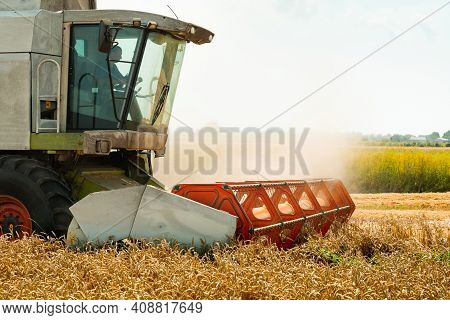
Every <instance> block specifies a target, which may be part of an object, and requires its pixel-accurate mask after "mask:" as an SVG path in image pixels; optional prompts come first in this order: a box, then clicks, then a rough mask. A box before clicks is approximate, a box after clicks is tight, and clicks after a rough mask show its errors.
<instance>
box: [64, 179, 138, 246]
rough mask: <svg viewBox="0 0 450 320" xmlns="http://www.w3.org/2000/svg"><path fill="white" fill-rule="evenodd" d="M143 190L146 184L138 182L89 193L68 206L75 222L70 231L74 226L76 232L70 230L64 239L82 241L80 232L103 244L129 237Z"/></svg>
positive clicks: (89, 239) (90, 239) (92, 240)
mask: <svg viewBox="0 0 450 320" xmlns="http://www.w3.org/2000/svg"><path fill="white" fill-rule="evenodd" d="M144 190H145V186H138V187H131V188H125V189H120V190H113V191H105V192H97V193H93V194H90V195H88V196H87V197H86V198H84V199H83V200H81V201H79V202H77V203H76V204H75V205H74V206H72V208H70V211H71V212H72V214H73V216H74V219H73V220H74V222H73V223H72V224H71V228H69V233H71V230H75V232H76V235H75V236H74V234H73V233H71V234H69V235H68V236H67V239H68V240H70V241H75V242H74V243H77V242H81V243H82V242H83V238H81V239H80V235H82V236H83V237H85V238H86V239H87V240H88V241H91V242H94V243H99V244H103V243H106V242H108V241H111V240H122V239H125V238H128V237H129V235H130V231H131V229H132V227H133V223H134V220H135V218H136V213H137V211H138V208H139V203H140V201H141V199H142V194H143V193H144ZM76 224H78V226H79V227H78V228H77V225H76ZM79 229H81V230H82V233H80V231H79Z"/></svg>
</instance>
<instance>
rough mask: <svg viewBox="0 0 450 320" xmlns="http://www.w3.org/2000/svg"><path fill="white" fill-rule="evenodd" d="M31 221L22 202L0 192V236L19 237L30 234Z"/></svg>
mask: <svg viewBox="0 0 450 320" xmlns="http://www.w3.org/2000/svg"><path fill="white" fill-rule="evenodd" d="M31 230H32V222H31V217H30V213H29V212H28V210H27V208H26V207H25V206H24V204H23V203H22V202H21V201H19V200H17V199H16V198H14V197H11V196H7V195H1V194H0V236H3V235H8V237H10V238H12V239H21V238H23V236H25V235H26V234H28V235H30V234H31Z"/></svg>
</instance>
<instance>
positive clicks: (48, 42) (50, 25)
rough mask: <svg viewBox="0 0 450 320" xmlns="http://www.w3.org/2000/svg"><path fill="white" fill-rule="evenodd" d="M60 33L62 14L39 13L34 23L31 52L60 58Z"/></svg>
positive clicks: (61, 29) (42, 11)
mask: <svg viewBox="0 0 450 320" xmlns="http://www.w3.org/2000/svg"><path fill="white" fill-rule="evenodd" d="M62 32H63V14H62V12H59V13H57V12H49V11H45V10H41V11H39V13H38V14H37V16H36V19H35V22H34V30H33V45H32V47H31V50H32V51H33V52H34V53H41V54H47V55H55V56H61V54H62Z"/></svg>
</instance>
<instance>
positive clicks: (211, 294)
mask: <svg viewBox="0 0 450 320" xmlns="http://www.w3.org/2000/svg"><path fill="white" fill-rule="evenodd" d="M449 240H450V236H449V230H448V228H442V227H439V228H438V227H436V226H434V225H432V224H429V223H428V222H427V221H421V222H419V223H417V222H413V223H411V224H406V223H401V224H399V223H398V222H395V221H389V220H384V221H383V223H380V224H377V223H373V222H369V223H367V221H363V220H361V221H359V220H358V219H353V221H352V223H351V224H349V225H347V226H346V227H344V228H343V229H342V230H340V231H339V232H336V233H332V234H331V235H330V236H327V237H326V238H314V239H310V241H308V242H307V243H306V244H304V245H301V246H298V247H296V248H294V249H292V250H289V251H280V250H278V249H276V248H274V247H270V246H266V245H264V244H262V243H253V244H251V245H245V246H242V245H236V246H234V247H227V248H222V249H215V250H213V251H212V252H210V253H209V254H207V255H205V256H202V257H200V256H198V255H196V254H194V253H192V252H186V251H183V250H180V249H178V248H176V247H173V246H170V245H168V244H166V243H162V244H159V245H149V244H139V245H137V244H128V245H126V246H125V247H122V248H120V249H116V248H104V249H100V250H91V251H85V252H74V251H70V250H67V249H65V248H64V246H63V245H62V244H61V243H59V242H56V241H53V242H52V241H42V240H40V239H38V238H35V237H33V238H29V239H25V240H22V241H16V242H13V243H11V242H9V241H7V240H5V239H2V240H0V256H1V263H0V282H1V283H2V285H1V286H0V299H450V251H449Z"/></svg>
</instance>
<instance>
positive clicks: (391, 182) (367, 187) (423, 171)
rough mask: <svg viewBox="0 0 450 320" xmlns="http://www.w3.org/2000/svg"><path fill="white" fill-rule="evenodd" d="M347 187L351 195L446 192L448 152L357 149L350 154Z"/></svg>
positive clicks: (449, 171) (449, 172)
mask: <svg viewBox="0 0 450 320" xmlns="http://www.w3.org/2000/svg"><path fill="white" fill-rule="evenodd" d="M352 154H353V155H352V160H351V161H349V164H348V167H347V186H348V187H349V189H350V190H351V191H353V192H364V193H378V192H407V193H412V192H448V191H450V149H449V148H406V147H405V148H361V149H355V150H353V151H352Z"/></svg>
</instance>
